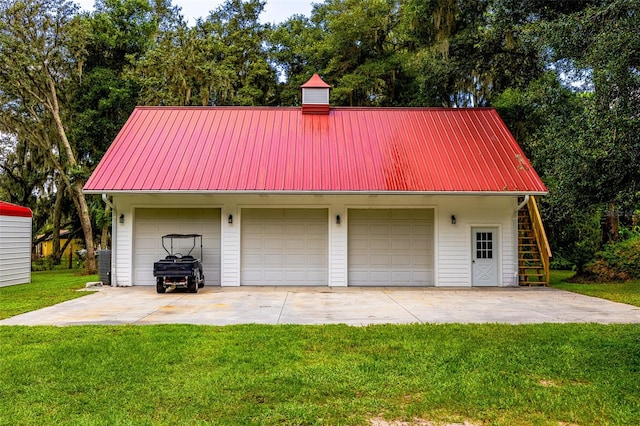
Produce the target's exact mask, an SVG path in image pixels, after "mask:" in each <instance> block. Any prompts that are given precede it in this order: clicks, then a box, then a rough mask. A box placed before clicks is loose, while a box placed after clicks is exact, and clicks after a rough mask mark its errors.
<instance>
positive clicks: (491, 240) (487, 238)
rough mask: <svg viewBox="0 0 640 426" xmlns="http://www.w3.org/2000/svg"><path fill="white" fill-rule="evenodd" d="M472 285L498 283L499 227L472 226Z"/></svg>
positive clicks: (492, 284) (494, 284)
mask: <svg viewBox="0 0 640 426" xmlns="http://www.w3.org/2000/svg"><path fill="white" fill-rule="evenodd" d="M471 232H472V234H473V238H472V239H473V246H472V248H471V251H472V256H471V259H472V267H471V269H472V280H473V281H472V285H474V286H497V285H498V253H499V251H498V228H472V230H471Z"/></svg>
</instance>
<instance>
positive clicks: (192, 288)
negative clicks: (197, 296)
mask: <svg viewBox="0 0 640 426" xmlns="http://www.w3.org/2000/svg"><path fill="white" fill-rule="evenodd" d="M187 290H188V291H189V293H197V292H198V282H197V281H196V279H195V277H190V278H189V282H188V283H187Z"/></svg>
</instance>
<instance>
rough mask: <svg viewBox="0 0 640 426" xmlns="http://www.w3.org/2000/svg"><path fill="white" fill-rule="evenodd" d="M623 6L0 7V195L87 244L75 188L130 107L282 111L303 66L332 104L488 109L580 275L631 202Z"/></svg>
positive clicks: (157, 2) (630, 41)
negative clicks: (271, 21) (270, 18)
mask: <svg viewBox="0 0 640 426" xmlns="http://www.w3.org/2000/svg"><path fill="white" fill-rule="evenodd" d="M636 3H637V2H636V1H634V0H613V1H603V0H585V1H568V0H567V1H564V0H563V1H558V0H520V1H515V0H480V1H473V2H461V1H456V0H326V1H324V2H322V3H317V4H315V5H314V7H313V10H312V13H311V15H310V16H309V17H304V16H293V17H291V18H290V19H288V20H286V21H285V22H283V23H281V24H279V25H273V26H272V25H268V24H263V23H261V22H260V19H259V18H260V14H261V13H262V12H263V10H264V7H265V1H264V0H244V1H243V0H226V1H225V2H224V3H223V4H222V5H220V6H219V7H218V8H216V9H215V10H213V11H212V12H211V13H210V14H209V15H208V16H206V17H201V18H200V19H198V20H197V21H196V23H195V25H189V24H188V23H187V22H185V20H184V19H183V18H182V16H180V8H179V7H177V6H173V5H172V4H171V2H170V0H98V1H97V2H96V9H95V11H94V12H93V13H80V12H79V11H78V8H77V7H76V6H75V5H73V4H72V3H70V2H68V1H65V0H20V1H9V0H1V1H0V6H1V8H0V9H1V10H2V11H3V14H2V15H3V16H2V18H1V19H0V38H2V40H1V42H0V59H1V60H0V64H2V65H0V106H1V108H2V115H0V127H1V129H0V138H2V139H1V141H0V183H1V186H0V188H1V189H0V197H2V198H3V199H8V200H11V201H14V202H18V203H19V204H23V205H27V206H29V207H31V208H32V209H33V210H34V212H36V215H35V217H36V221H35V222H36V223H37V228H36V230H35V232H36V233H37V232H39V230H40V228H41V227H43V226H45V225H47V223H46V222H51V220H49V219H48V216H54V215H47V213H48V212H49V211H50V210H51V209H52V208H53V207H54V206H56V205H58V204H57V203H56V202H55V200H56V195H57V193H58V191H60V190H62V191H64V192H62V195H63V196H64V198H65V200H63V201H62V213H61V214H62V216H63V217H64V220H65V221H67V220H76V221H78V222H81V223H82V225H83V229H84V230H85V234H87V232H89V231H91V230H89V229H87V227H90V225H91V224H90V223H88V222H90V221H88V220H87V217H86V216H87V215H88V214H89V213H88V212H85V210H88V209H91V213H90V214H91V216H92V218H93V220H92V224H93V226H94V227H100V226H101V225H105V224H108V218H107V217H108V212H107V213H105V212H104V208H103V207H102V206H101V205H100V203H99V202H98V203H94V202H93V201H92V200H89V201H88V202H85V201H82V200H80V198H79V197H81V193H80V189H81V185H82V182H83V181H84V180H85V179H86V178H87V177H88V176H89V174H90V173H91V171H92V170H93V168H94V167H95V166H96V165H97V163H98V161H99V160H100V158H101V157H102V155H103V154H104V152H105V151H106V149H107V148H108V146H109V144H110V143H111V141H112V140H113V138H114V137H115V135H116V134H117V132H118V131H119V129H120V128H121V127H122V124H123V123H124V121H125V120H126V119H127V117H128V116H129V114H130V112H131V111H132V109H133V108H134V107H135V105H140V104H142V105H281V106H290V105H299V104H300V85H301V84H303V83H304V82H305V81H306V80H307V79H308V78H309V77H310V76H311V75H312V74H313V73H314V72H318V73H319V74H320V75H321V76H322V77H323V78H324V79H325V80H326V81H327V82H328V83H329V84H331V85H332V92H331V103H332V104H333V105H351V106H421V107H422V106H447V107H463V106H493V107H496V108H497V109H498V111H499V113H500V115H501V116H502V117H503V118H504V120H505V122H506V123H507V125H508V127H509V129H510V130H511V131H512V133H513V134H514V136H515V138H516V140H517V141H518V142H519V143H520V144H521V145H522V147H523V149H524V150H525V153H526V154H527V155H528V157H529V158H530V159H531V160H532V163H533V165H534V167H535V168H536V170H537V171H538V173H539V174H540V175H541V176H542V178H543V180H544V182H545V183H546V185H547V186H548V188H549V190H550V194H549V196H547V197H545V198H544V199H543V201H542V206H541V209H542V213H543V219H544V221H545V223H546V224H547V225H548V228H549V232H548V234H549V236H550V243H551V248H552V251H553V252H554V253H555V254H556V258H561V259H564V261H566V263H568V264H571V265H573V266H575V267H576V268H578V269H582V268H583V267H584V265H585V264H586V263H587V262H588V261H589V260H591V257H592V255H593V254H594V253H595V252H596V251H597V250H599V249H601V248H602V243H603V242H606V241H608V240H611V239H613V240H615V238H617V235H618V230H619V229H618V225H619V226H620V229H621V230H622V231H623V232H624V230H625V229H627V230H628V229H630V226H631V220H632V219H631V215H630V214H623V215H620V219H619V220H620V223H619V224H617V223H612V222H611V221H612V217H613V216H612V215H611V214H610V213H606V212H612V211H621V212H634V211H636V210H638V208H639V207H640V145H639V144H640V138H638V136H637V135H638V134H640V116H639V115H638V112H637V111H639V110H640V96H639V95H638V94H639V93H640V32H638V31H637V28H639V27H640V15H639V14H638V13H637V4H636ZM38 28H40V29H44V28H48V29H49V30H48V31H44V30H41V31H38ZM54 29H55V30H54ZM21 37H22V38H21ZM25 37H26V38H25ZM51 84H53V86H52V85H51ZM52 87H53V89H55V90H54V91H53V92H52V91H51V88H52ZM25 88H29V90H30V92H29V90H27V91H25V90H26V89H25ZM33 95H36V96H33ZM61 182H62V183H61ZM65 186H66V187H68V188H73V189H74V192H70V191H68V190H66V189H64V188H65ZM72 200H73V202H72ZM83 203H84V204H88V205H86V206H85V205H81V204H83ZM69 206H72V207H75V209H73V208H72V209H69V208H68V207H69ZM73 210H75V212H74V211H73ZM100 215H102V216H103V217H99V216H100ZM55 217H58V216H57V215H55ZM616 217H617V216H616ZM600 218H603V220H602V221H601V222H600V221H599V220H600ZM105 219H106V220H105ZM605 219H606V220H605ZM616 220H617V219H616ZM614 222H615V221H614ZM49 225H50V224H49ZM601 228H606V229H607V232H601ZM103 231H104V229H103ZM103 235H106V232H103Z"/></svg>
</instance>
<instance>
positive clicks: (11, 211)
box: [0, 201, 32, 217]
mask: <svg viewBox="0 0 640 426" xmlns="http://www.w3.org/2000/svg"><path fill="white" fill-rule="evenodd" d="M0 216H17V217H32V213H31V209H29V208H27V207H22V206H18V205H17V204H11V203H7V202H5V201H0Z"/></svg>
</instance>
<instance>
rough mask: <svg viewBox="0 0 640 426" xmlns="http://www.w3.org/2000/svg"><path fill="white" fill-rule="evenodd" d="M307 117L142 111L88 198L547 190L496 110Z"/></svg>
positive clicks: (279, 111)
mask: <svg viewBox="0 0 640 426" xmlns="http://www.w3.org/2000/svg"><path fill="white" fill-rule="evenodd" d="M300 112H301V109H300V108H275V107H274V108H270V107H138V108H136V109H135V110H134V111H133V113H132V114H131V116H130V117H129V119H128V121H127V122H126V123H125V125H124V127H123V128H122V130H121V131H120V133H119V134H118V136H117V137H116V139H115V140H114V142H113V144H112V145H111V147H110V148H109V150H108V151H107V153H106V154H105V155H104V157H103V159H102V161H101V162H100V164H98V166H97V168H96V169H95V171H94V172H93V174H92V175H91V177H90V179H89V180H88V181H87V184H86V186H85V191H87V192H90V193H106V192H270V193H273V192H289V193H301V192H305V193H345V192H359V193H394V192H395V193H401V192H407V193H428V194H442V193H479V194H492V193H493V194H509V193H514V194H544V193H546V188H545V186H544V185H543V183H542V181H541V180H540V177H539V176H538V175H537V174H536V172H535V170H534V169H533V167H532V166H531V164H530V163H529V160H528V159H527V158H526V157H525V155H524V153H523V151H522V150H521V149H520V146H518V143H517V142H516V141H515V139H514V138H513V136H512V135H511V133H510V132H509V130H508V129H507V127H506V126H505V124H504V123H503V121H502V120H501V119H500V117H499V116H498V113H497V112H496V111H495V110H494V109H490V108H472V109H462V108H460V109H444V108H332V109H331V111H330V112H329V114H327V115H303V114H301V113H300Z"/></svg>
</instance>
